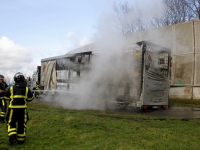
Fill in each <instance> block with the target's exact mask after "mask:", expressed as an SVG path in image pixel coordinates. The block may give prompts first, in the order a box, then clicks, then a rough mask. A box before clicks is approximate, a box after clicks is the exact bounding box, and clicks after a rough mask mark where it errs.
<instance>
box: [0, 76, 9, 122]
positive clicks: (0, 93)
mask: <svg viewBox="0 0 200 150" xmlns="http://www.w3.org/2000/svg"><path fill="white" fill-rule="evenodd" d="M7 87H8V85H7V84H6V83H5V82H4V76H3V75H2V74H0V108H1V111H0V122H2V123H4V122H5V116H6V109H7V103H6V101H5V99H4V94H5V91H6V88H7Z"/></svg>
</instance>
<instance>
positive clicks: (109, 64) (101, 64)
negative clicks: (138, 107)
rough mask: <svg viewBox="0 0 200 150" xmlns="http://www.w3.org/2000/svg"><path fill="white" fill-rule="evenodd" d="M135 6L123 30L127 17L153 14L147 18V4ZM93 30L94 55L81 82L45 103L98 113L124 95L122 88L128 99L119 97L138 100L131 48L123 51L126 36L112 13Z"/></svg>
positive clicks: (105, 16)
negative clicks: (94, 110)
mask: <svg viewBox="0 0 200 150" xmlns="http://www.w3.org/2000/svg"><path fill="white" fill-rule="evenodd" d="M156 5H157V3H156ZM136 7H137V10H138V11H137V15H135V14H136V11H134V12H131V13H128V14H127V16H124V18H123V26H126V27H127V24H128V22H129V20H130V18H131V19H133V18H134V19H138V18H139V17H140V16H145V14H148V15H146V17H145V18H148V17H149V16H152V15H155V11H154V12H153V14H152V15H150V14H151V12H147V10H149V11H150V10H152V9H150V8H149V5H148V6H146V7H144V5H139V4H138V5H136ZM145 8H149V9H145ZM144 10H145V11H144ZM153 10H155V9H153ZM159 11H160V10H159ZM159 13H160V12H159ZM147 20H148V19H147ZM124 23H127V24H126V25H125V24H124ZM96 29H97V32H96V33H95V34H94V39H93V40H92V41H95V43H94V50H95V51H96V52H97V55H94V56H93V57H92V58H91V59H92V60H91V63H90V64H89V65H88V67H89V71H81V74H84V75H83V76H82V77H81V79H79V81H78V82H77V83H76V82H74V83H73V84H72V83H70V84H71V85H70V86H72V87H73V85H74V87H73V88H72V90H70V91H69V92H66V93H64V94H60V95H57V96H55V97H54V98H52V97H51V96H49V97H46V98H45V101H48V102H49V101H50V100H52V101H51V102H53V103H55V104H59V105H61V106H62V107H64V108H70V109H98V110H102V109H106V108H107V107H109V108H110V107H112V106H114V105H109V104H112V102H116V99H117V98H119V97H120V96H122V95H123V94H122V93H124V92H126V87H128V88H129V92H128V95H129V97H123V98H124V99H126V98H127V99H131V100H133V101H134V100H135V101H137V100H138V95H137V93H138V89H139V83H138V82H139V81H138V80H137V78H136V67H138V64H137V60H136V59H134V57H133V53H131V52H130V50H133V49H128V50H129V52H128V50H127V49H126V45H127V39H126V36H125V35H124V34H123V32H122V30H119V28H116V26H115V20H114V18H113V14H112V13H108V14H102V16H101V17H100V19H99V22H98V23H97V25H96ZM138 49H139V47H138ZM133 101H132V102H133ZM115 106H117V105H115Z"/></svg>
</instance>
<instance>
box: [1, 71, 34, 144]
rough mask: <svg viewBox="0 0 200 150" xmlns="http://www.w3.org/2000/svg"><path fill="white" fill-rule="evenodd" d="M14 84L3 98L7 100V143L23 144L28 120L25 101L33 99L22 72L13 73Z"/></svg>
mask: <svg viewBox="0 0 200 150" xmlns="http://www.w3.org/2000/svg"><path fill="white" fill-rule="evenodd" d="M14 81H15V85H12V86H10V87H9V88H8V90H7V91H6V92H5V96H4V98H5V99H6V100H8V101H9V104H8V112H7V114H6V121H7V128H8V137H9V144H10V145H13V144H14V143H16V142H17V143H18V144H23V143H24V142H25V136H26V124H27V122H28V119H29V117H28V111H27V102H30V101H32V100H33V98H34V97H33V94H32V92H31V90H30V89H29V87H28V86H27V83H26V81H25V77H24V75H23V74H22V73H20V72H18V73H16V74H15V75H14Z"/></svg>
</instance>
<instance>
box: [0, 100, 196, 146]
mask: <svg viewBox="0 0 200 150" xmlns="http://www.w3.org/2000/svg"><path fill="white" fill-rule="evenodd" d="M172 102H173V104H175V105H179V106H180V105H181V104H183V103H184V102H183V101H182V102H174V101H171V100H170V103H171V104H172ZM185 103H186V104H187V101H185ZM29 117H30V120H29V122H28V124H27V140H26V143H25V144H24V145H17V144H16V145H13V146H9V145H8V137H7V131H6V125H5V124H0V150H23V149H27V150H66V149H68V150H165V149H166V150H169V149H170V150H179V149H181V150H182V149H199V147H200V142H199V140H200V136H199V133H200V120H199V119H191V120H189V121H182V120H181V119H180V118H170V117H167V118H166V120H162V119H161V120H160V117H156V116H149V115H148V116H145V115H141V114H133V113H131V112H125V111H95V110H66V109H62V108H59V107H55V106H51V105H49V104H45V103H42V102H36V101H33V102H31V103H30V104H29Z"/></svg>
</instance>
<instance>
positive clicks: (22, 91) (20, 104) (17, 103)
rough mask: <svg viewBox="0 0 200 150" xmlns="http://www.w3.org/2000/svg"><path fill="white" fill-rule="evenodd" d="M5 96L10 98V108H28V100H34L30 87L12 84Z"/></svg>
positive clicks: (7, 98)
mask: <svg viewBox="0 0 200 150" xmlns="http://www.w3.org/2000/svg"><path fill="white" fill-rule="evenodd" d="M4 98H5V99H6V100H9V105H8V108H27V102H30V101H32V100H33V98H34V97H33V94H32V92H31V90H30V89H29V88H28V87H23V88H19V87H16V86H10V87H9V89H8V90H7V91H6V93H5V96H4Z"/></svg>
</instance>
